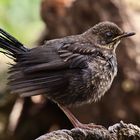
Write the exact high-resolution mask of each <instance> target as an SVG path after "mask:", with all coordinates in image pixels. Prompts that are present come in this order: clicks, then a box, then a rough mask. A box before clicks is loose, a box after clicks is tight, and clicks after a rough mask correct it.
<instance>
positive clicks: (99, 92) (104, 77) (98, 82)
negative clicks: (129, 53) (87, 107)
mask: <svg viewBox="0 0 140 140" xmlns="http://www.w3.org/2000/svg"><path fill="white" fill-rule="evenodd" d="M114 77H115V75H113V74H112V73H109V72H104V73H98V74H96V75H94V77H93V79H92V84H91V85H92V94H91V96H92V97H91V100H90V102H96V101H98V100H99V99H100V98H101V97H102V96H103V95H104V94H105V92H106V91H107V90H108V89H109V88H110V87H111V84H112V81H113V79H114Z"/></svg>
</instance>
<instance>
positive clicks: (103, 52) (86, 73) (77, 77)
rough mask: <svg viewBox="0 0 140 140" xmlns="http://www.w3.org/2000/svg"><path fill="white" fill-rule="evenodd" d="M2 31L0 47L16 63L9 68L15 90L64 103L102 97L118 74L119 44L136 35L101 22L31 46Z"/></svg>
mask: <svg viewBox="0 0 140 140" xmlns="http://www.w3.org/2000/svg"><path fill="white" fill-rule="evenodd" d="M0 33H1V35H0V47H1V48H3V49H5V50H6V52H4V53H5V54H7V55H8V56H10V57H12V58H13V60H14V61H15V62H16V63H15V64H13V65H12V67H11V68H10V69H9V79H8V80H9V86H10V88H11V91H12V92H13V93H18V94H20V95H21V96H24V97H26V96H32V95H38V94H43V95H45V96H46V97H47V98H49V99H51V100H53V101H54V102H56V103H58V104H60V105H61V106H70V105H79V104H84V103H88V102H95V101H97V100H99V99H100V98H101V97H102V96H103V95H104V93H105V92H106V91H107V90H108V89H109V88H110V86H111V84H112V81H113V79H114V77H115V76H116V74H117V61H116V55H115V50H116V47H117V45H118V44H119V43H120V40H121V39H122V38H124V37H128V36H132V35H134V33H125V32H123V31H122V30H121V29H120V28H119V27H118V26H117V25H116V24H114V23H111V22H101V23H99V24H97V25H95V26H93V27H92V28H90V29H89V30H87V31H86V32H84V33H82V34H80V35H73V36H68V37H64V38H60V39H54V40H50V41H47V42H46V43H45V44H44V45H43V46H40V47H37V48H33V49H27V48H26V47H25V46H24V45H23V44H21V43H20V42H19V41H17V40H16V39H15V38H13V37H12V36H10V35H9V34H7V33H6V32H5V31H3V30H0Z"/></svg>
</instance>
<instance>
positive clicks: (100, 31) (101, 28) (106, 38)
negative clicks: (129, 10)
mask: <svg viewBox="0 0 140 140" xmlns="http://www.w3.org/2000/svg"><path fill="white" fill-rule="evenodd" d="M85 34H87V37H89V39H90V40H91V41H93V42H94V43H95V45H97V46H98V47H101V48H106V49H111V50H115V49H116V47H117V46H118V44H119V43H120V41H121V40H122V39H123V38H126V37H129V36H132V35H135V33H134V32H123V31H122V30H121V29H120V28H119V27H118V26H117V25H116V24H114V23H112V22H107V21H106V22H100V23H99V24H96V25H95V26H93V27H92V28H91V29H89V30H88V31H87V32H85ZM88 34H90V35H89V36H88Z"/></svg>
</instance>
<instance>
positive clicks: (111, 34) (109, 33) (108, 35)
mask: <svg viewBox="0 0 140 140" xmlns="http://www.w3.org/2000/svg"><path fill="white" fill-rule="evenodd" d="M105 34H106V36H107V37H112V36H113V33H112V32H106V33H105Z"/></svg>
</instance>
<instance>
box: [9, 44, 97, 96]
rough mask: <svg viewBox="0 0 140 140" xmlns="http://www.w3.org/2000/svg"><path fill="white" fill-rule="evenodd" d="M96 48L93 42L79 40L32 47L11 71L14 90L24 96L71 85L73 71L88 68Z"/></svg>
mask: <svg viewBox="0 0 140 140" xmlns="http://www.w3.org/2000/svg"><path fill="white" fill-rule="evenodd" d="M94 51H95V50H94V48H91V46H90V45H89V44H83V45H81V44H79V43H72V44H62V45H61V47H59V48H57V47H55V46H51V45H47V46H41V47H37V48H34V49H31V50H30V51H28V52H26V53H24V54H21V55H20V56H19V58H18V59H17V63H16V64H15V65H13V66H12V67H11V69H10V71H9V73H10V77H9V80H10V82H9V85H10V87H11V90H12V91H13V92H14V93H19V94H20V95H21V96H31V95H37V94H44V93H52V92H53V93H55V92H61V91H62V90H64V87H67V86H68V84H69V74H68V73H69V71H72V70H73V73H75V72H76V73H77V71H80V69H83V68H86V67H87V57H88V55H90V54H91V53H93V52H94Z"/></svg>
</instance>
